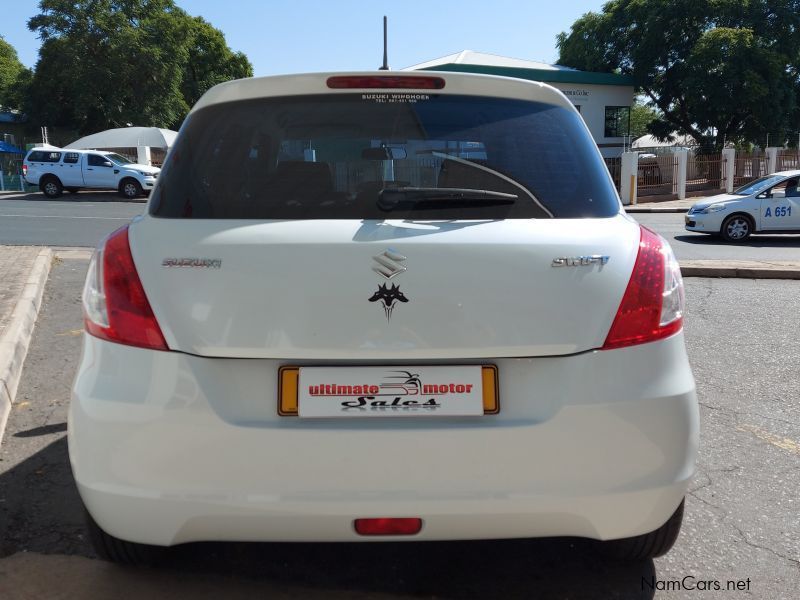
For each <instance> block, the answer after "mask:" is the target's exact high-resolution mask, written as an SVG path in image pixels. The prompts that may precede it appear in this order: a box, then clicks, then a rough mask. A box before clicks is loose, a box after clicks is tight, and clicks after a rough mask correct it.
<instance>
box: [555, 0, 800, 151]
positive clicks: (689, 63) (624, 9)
mask: <svg viewBox="0 0 800 600" xmlns="http://www.w3.org/2000/svg"><path fill="white" fill-rule="evenodd" d="M799 31H800V0H770V1H769V2H767V1H765V0H672V1H670V2H663V1H662V0H611V1H610V2H607V3H606V4H605V5H604V6H603V9H602V13H599V14H598V13H588V14H586V15H584V16H583V17H581V18H580V19H578V20H577V21H576V22H575V23H574V24H573V25H572V27H571V29H570V32H569V33H561V34H560V35H559V36H558V38H557V44H558V48H559V52H560V57H559V62H560V63H561V64H564V65H567V66H571V67H576V68H579V69H585V70H591V71H607V72H621V73H626V74H630V75H632V76H633V79H634V82H635V85H636V87H637V89H638V91H640V93H642V94H644V95H645V96H646V97H647V98H648V99H649V101H650V102H651V103H652V104H653V105H654V106H655V107H656V108H657V109H658V111H659V115H658V118H657V119H655V120H654V121H652V122H651V123H650V124H649V126H648V130H649V131H650V132H651V133H653V134H655V135H656V136H658V137H665V136H666V135H668V134H669V133H670V132H672V131H675V130H677V131H679V132H680V133H687V134H690V135H692V136H694V137H695V139H697V140H704V141H709V142H711V143H713V144H714V145H715V146H717V147H719V146H721V144H722V143H723V141H724V140H730V141H743V140H747V139H755V138H757V137H760V136H762V135H763V132H765V131H778V130H786V129H792V128H795V129H796V128H797V125H798V123H797V116H798V111H797V93H798V91H799V89H800V78H799V77H798V64H799V63H800V60H799V59H800V35H798V32H799Z"/></svg>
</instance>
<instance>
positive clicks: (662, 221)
mask: <svg viewBox="0 0 800 600" xmlns="http://www.w3.org/2000/svg"><path fill="white" fill-rule="evenodd" d="M144 210H145V204H144V203H143V202H133V203H132V202H121V201H120V199H119V198H118V197H117V196H116V195H114V194H109V193H106V192H80V193H78V194H65V195H64V196H62V198H60V199H58V200H48V199H47V198H45V197H44V195H43V194H41V193H34V194H25V195H22V194H18V195H15V196H9V195H3V194H0V244H7V245H21V244H25V245H33V246H38V245H46V246H55V247H69V246H72V247H75V246H77V247H85V248H94V247H95V246H96V245H97V243H98V242H99V241H100V240H101V239H103V237H105V236H106V235H108V234H109V233H111V232H112V231H114V230H115V229H117V228H118V227H120V226H122V225H123V224H125V223H126V222H128V221H130V219H132V218H133V217H134V216H136V215H138V214H141V213H142V212H144ZM632 216H633V217H634V218H635V219H636V220H637V221H639V222H640V223H642V224H643V225H647V226H648V227H650V228H652V229H654V230H656V231H657V232H659V233H660V234H661V235H663V236H665V237H666V238H667V239H668V240H669V241H670V244H671V245H672V247H673V249H674V250H675V254H676V255H677V257H678V260H691V259H732V260H767V261H769V260H775V261H791V260H796V261H798V262H800V234H798V235H769V236H761V235H759V236H753V237H752V238H751V239H750V240H749V241H747V242H746V243H744V244H741V245H738V244H727V243H725V242H723V241H722V240H720V239H719V238H714V237H711V236H709V235H703V234H699V233H690V232H688V231H686V230H685V229H684V228H683V214H681V213H667V214H656V213H637V214H634V215H632Z"/></svg>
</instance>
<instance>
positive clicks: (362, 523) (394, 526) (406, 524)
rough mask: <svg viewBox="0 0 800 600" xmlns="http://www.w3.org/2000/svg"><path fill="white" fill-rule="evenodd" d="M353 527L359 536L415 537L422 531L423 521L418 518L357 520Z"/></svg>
mask: <svg viewBox="0 0 800 600" xmlns="http://www.w3.org/2000/svg"><path fill="white" fill-rule="evenodd" d="M353 526H354V527H355V530H356V533H357V534H359V535H414V534H417V533H419V532H420V530H421V529H422V519H419V518H416V517H412V518H409V517H402V518H381V519H356V520H355V521H354V522H353Z"/></svg>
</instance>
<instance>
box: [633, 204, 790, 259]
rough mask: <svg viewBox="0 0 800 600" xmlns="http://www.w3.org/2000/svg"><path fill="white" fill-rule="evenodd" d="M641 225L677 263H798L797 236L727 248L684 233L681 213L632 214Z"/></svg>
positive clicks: (761, 239) (766, 238)
mask: <svg viewBox="0 0 800 600" xmlns="http://www.w3.org/2000/svg"><path fill="white" fill-rule="evenodd" d="M631 216H632V217H633V218H634V219H636V220H637V221H638V222H639V223H641V224H642V225H646V226H647V227H649V228H651V229H653V230H655V231H657V232H658V233H660V234H661V235H663V236H664V237H665V238H667V240H668V241H669V243H670V245H671V246H672V249H673V251H674V252H675V256H677V257H678V261H681V260H701V259H702V260H708V259H711V260H714V259H716V260H766V261H770V260H776V261H785V260H795V261H798V262H800V234H797V235H794V234H789V235H754V236H751V237H750V239H749V240H746V241H745V242H743V243H741V244H729V243H727V242H725V241H723V240H722V239H721V238H719V237H714V236H711V235H707V234H703V233H693V232H691V231H686V229H684V219H683V217H684V214H683V213H634V214H631Z"/></svg>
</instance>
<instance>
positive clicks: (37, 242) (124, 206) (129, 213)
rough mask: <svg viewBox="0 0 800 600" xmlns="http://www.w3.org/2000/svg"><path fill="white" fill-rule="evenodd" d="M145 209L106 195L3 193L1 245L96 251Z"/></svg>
mask: <svg viewBox="0 0 800 600" xmlns="http://www.w3.org/2000/svg"><path fill="white" fill-rule="evenodd" d="M144 209H145V204H144V203H143V202H122V201H120V198H119V197H117V196H116V195H113V194H108V193H105V192H79V193H77V194H64V195H63V196H62V197H61V198H59V199H57V200H50V199H48V198H46V197H45V196H44V194H41V193H34V194H18V195H8V194H0V244H4V245H10V246H17V245H27V246H81V247H87V248H94V247H95V246H96V245H97V243H98V242H99V241H100V240H101V239H103V238H104V237H105V236H106V235H108V234H109V233H111V232H112V231H114V230H115V229H117V228H119V227H121V226H122V225H124V224H125V223H127V222H128V221H130V220H131V219H132V218H133V217H135V216H136V215H139V214H142V212H144Z"/></svg>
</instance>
